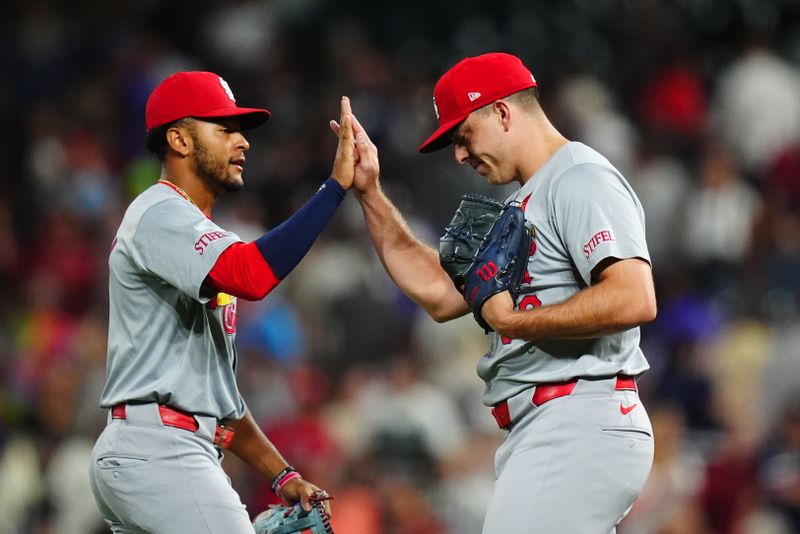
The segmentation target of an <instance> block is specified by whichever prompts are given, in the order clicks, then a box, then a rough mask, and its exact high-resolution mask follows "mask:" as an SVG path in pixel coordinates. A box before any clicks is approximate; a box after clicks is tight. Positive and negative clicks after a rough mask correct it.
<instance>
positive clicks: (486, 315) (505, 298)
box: [481, 291, 514, 335]
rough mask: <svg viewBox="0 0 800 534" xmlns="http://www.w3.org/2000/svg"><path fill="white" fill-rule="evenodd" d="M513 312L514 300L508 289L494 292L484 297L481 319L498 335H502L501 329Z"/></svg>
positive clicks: (505, 325) (503, 328) (504, 326)
mask: <svg viewBox="0 0 800 534" xmlns="http://www.w3.org/2000/svg"><path fill="white" fill-rule="evenodd" d="M513 313H514V300H513V298H512V297H511V293H509V292H508V291H502V292H500V293H495V294H494V295H492V296H491V297H489V298H488V299H486V302H484V303H483V308H481V315H482V316H483V320H484V321H486V322H487V323H489V326H491V327H492V329H494V331H495V332H497V333H498V334H500V335H503V330H505V328H506V327H507V323H508V319H509V318H510V316H511V314H513Z"/></svg>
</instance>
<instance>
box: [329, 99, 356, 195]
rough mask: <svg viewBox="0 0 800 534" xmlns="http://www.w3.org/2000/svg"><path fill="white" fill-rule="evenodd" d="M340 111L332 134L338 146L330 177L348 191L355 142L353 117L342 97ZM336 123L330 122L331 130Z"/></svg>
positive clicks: (351, 180)
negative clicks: (337, 138)
mask: <svg viewBox="0 0 800 534" xmlns="http://www.w3.org/2000/svg"><path fill="white" fill-rule="evenodd" d="M341 106H342V110H341V116H340V117H339V122H340V124H341V127H340V126H339V125H338V124H337V127H336V129H334V133H336V135H337V137H339V146H338V147H337V148H336V159H335V160H334V161H333V170H332V171H331V176H332V177H333V179H334V180H336V181H337V182H339V185H341V186H342V187H343V188H344V189H350V187H352V185H353V175H354V174H355V142H354V140H353V115H352V113H351V111H350V99H349V98H347V97H346V96H343V97H342V104H341ZM334 124H336V121H331V128H332V129H333V125H334Z"/></svg>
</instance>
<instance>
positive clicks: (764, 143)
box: [714, 37, 800, 175]
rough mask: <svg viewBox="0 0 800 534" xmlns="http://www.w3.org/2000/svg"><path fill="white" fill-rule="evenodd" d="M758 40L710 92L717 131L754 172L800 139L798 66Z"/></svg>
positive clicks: (758, 170)
mask: <svg viewBox="0 0 800 534" xmlns="http://www.w3.org/2000/svg"><path fill="white" fill-rule="evenodd" d="M759 41H760V39H758V38H756V37H753V40H752V41H751V43H750V44H749V46H748V47H747V48H746V49H745V50H744V51H743V53H742V54H741V55H740V56H739V57H738V58H737V59H736V60H735V61H734V62H733V63H731V64H730V65H728V66H727V68H726V69H725V70H724V72H722V73H721V74H720V76H719V79H718V82H717V87H716V91H715V94H714V101H715V102H714V108H715V109H714V114H715V118H714V120H715V127H716V132H717V133H718V134H719V135H720V136H721V138H722V139H723V140H724V141H725V142H726V143H727V144H728V146H729V147H730V149H731V150H733V151H734V152H735V153H737V154H739V155H740V157H741V162H742V164H743V165H744V168H745V170H746V171H747V172H749V173H754V174H755V175H759V173H761V172H763V170H764V168H765V166H766V165H767V164H768V163H769V161H770V159H771V158H772V157H773V156H774V155H775V153H777V152H778V151H780V150H781V149H783V148H784V147H785V146H786V145H788V144H790V143H793V142H796V141H798V140H800V69H798V67H797V65H794V64H792V63H789V62H788V61H786V60H785V59H783V58H781V57H780V56H779V55H778V54H776V53H775V52H774V51H773V50H771V49H770V48H768V47H767V46H766V45H765V44H764V43H763V42H759Z"/></svg>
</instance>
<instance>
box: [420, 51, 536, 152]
mask: <svg viewBox="0 0 800 534" xmlns="http://www.w3.org/2000/svg"><path fill="white" fill-rule="evenodd" d="M529 87H536V79H535V78H534V77H533V74H531V71H529V70H528V68H527V67H526V66H525V65H523V64H522V60H520V59H519V58H518V57H516V56H512V55H511V54H504V53H502V52H493V53H490V54H483V55H480V56H475V57H468V58H465V59H462V60H461V61H459V62H458V63H456V64H455V65H454V66H453V67H451V68H450V70H448V71H447V72H445V73H444V74H443V75H442V77H441V78H439V81H438V82H436V87H434V88H433V110H434V111H435V112H436V118H437V119H439V127H438V128H437V129H436V131H435V132H433V134H432V135H431V136H430V137H428V139H427V140H426V141H425V142H424V143H422V145H420V147H419V151H420V152H422V153H428V152H433V151H434V150H439V149H440V148H443V147H445V146H447V145H449V144H450V139H449V138H448V136H447V132H449V131H450V130H451V129H453V128H454V127H455V126H456V125H458V124H459V123H460V122H461V121H463V120H464V119H466V118H467V116H468V115H469V114H470V113H472V112H473V111H475V110H476V109H478V108H481V107H483V106H485V105H486V104H491V103H492V102H494V101H495V100H497V99H499V98H503V97H506V96H508V95H510V94H513V93H516V92H517V91H522V90H523V89H528V88H529Z"/></svg>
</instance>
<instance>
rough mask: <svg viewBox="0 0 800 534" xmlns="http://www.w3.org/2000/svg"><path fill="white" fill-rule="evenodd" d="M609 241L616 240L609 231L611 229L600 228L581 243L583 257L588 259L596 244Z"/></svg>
mask: <svg viewBox="0 0 800 534" xmlns="http://www.w3.org/2000/svg"><path fill="white" fill-rule="evenodd" d="M609 241H616V239H614V234H612V233H611V230H608V229H606V230H600V231H599V232H597V233H596V234H594V235H593V236H592V238H591V239H590V240H589V241H587V242H586V244H585V245H583V257H584V258H586V259H589V256H591V255H592V254H593V253H594V251H595V250H596V249H597V246H598V245H600V244H601V243H606V242H609Z"/></svg>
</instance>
